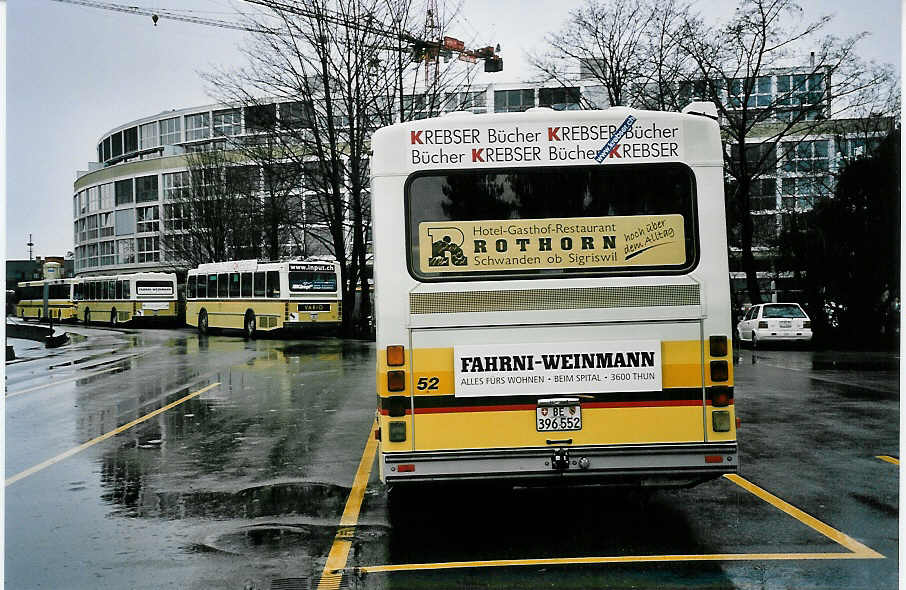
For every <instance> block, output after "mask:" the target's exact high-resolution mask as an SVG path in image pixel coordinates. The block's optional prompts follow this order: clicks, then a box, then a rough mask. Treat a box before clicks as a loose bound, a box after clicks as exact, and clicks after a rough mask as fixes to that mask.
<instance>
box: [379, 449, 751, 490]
mask: <svg viewBox="0 0 906 590" xmlns="http://www.w3.org/2000/svg"><path fill="white" fill-rule="evenodd" d="M381 468H382V474H381V475H382V479H383V480H384V481H385V482H386V483H387V484H390V485H394V484H408V483H417V482H435V481H437V482H441V481H467V480H506V481H513V482H514V483H518V484H525V485H531V484H533V483H534V484H538V485H548V484H552V483H573V484H576V485H581V484H606V485H631V486H650V487H687V486H692V485H696V484H698V483H701V482H703V481H707V480H708V479H712V478H714V477H719V476H721V475H723V474H725V473H736V472H737V471H738V470H739V460H738V452H737V445H736V442H721V443H676V444H651V445H619V446H568V445H556V444H553V445H551V446H550V447H532V448H526V449H483V450H463V451H422V452H402V453H386V454H384V455H383V461H382V465H381Z"/></svg>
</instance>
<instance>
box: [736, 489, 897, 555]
mask: <svg viewBox="0 0 906 590" xmlns="http://www.w3.org/2000/svg"><path fill="white" fill-rule="evenodd" d="M724 477H725V478H727V479H729V480H730V481H732V482H733V483H735V484H736V485H738V486H740V487H741V488H743V489H744V490H746V491H747V492H750V493H752V494H755V495H756V496H758V497H759V498H761V499H762V500H764V501H765V502H767V503H768V504H771V505H772V506H774V507H775V508H777V509H778V510H781V511H783V512H786V513H787V514H789V515H790V516H792V517H793V518H795V519H796V520H798V521H799V522H801V523H803V524H805V525H806V526H808V527H809V528H812V529H814V530H816V531H818V532H819V533H821V534H822V535H824V536H825V537H827V538H828V539H830V540H832V541H834V542H835V543H839V544H840V545H843V546H844V547H846V548H847V549H849V550H850V551H852V552H853V553H856V554H858V555H860V556H862V557H866V558H883V557H884V556H883V555H881V554H880V553H878V552H877V551H875V550H874V549H871V548H870V547H866V546H865V545H863V544H862V543H860V542H858V541H856V540H855V539H853V538H852V537H850V536H849V535H845V534H843V533H841V532H840V531H838V530H837V529H835V528H833V527H831V526H829V525H826V524H824V523H823V522H821V521H820V520H818V519H817V518H815V517H814V516H812V515H810V514H806V513H805V512H803V511H802V510H799V509H798V508H796V507H795V506H793V505H792V504H789V503H787V502H784V501H783V500H781V499H780V498H778V497H777V496H775V495H774V494H772V493H770V492H768V491H766V490H763V489H761V488H760V487H758V486H756V485H755V484H753V483H752V482H750V481H748V480H746V479H743V478H742V477H740V476H738V475H736V474H735V473H728V474H725V475H724Z"/></svg>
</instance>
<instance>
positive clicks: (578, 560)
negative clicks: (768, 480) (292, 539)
mask: <svg viewBox="0 0 906 590" xmlns="http://www.w3.org/2000/svg"><path fill="white" fill-rule="evenodd" d="M802 559H865V558H864V557H863V556H860V555H856V554H855V553H714V554H702V555H623V556H612V557H554V558H546V559H491V560H485V561H448V562H443V563H403V564H399V565H367V566H362V567H357V568H355V571H357V572H360V573H363V574H372V573H379V572H405V571H417V570H443V569H457V568H471V567H516V566H525V565H534V566H537V565H594V564H604V563H653V562H690V561H762V560H781V561H792V560H802Z"/></svg>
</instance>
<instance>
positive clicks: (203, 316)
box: [198, 309, 208, 334]
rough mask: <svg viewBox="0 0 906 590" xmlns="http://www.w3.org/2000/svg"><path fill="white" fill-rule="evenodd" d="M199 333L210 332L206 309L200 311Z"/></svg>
mask: <svg viewBox="0 0 906 590" xmlns="http://www.w3.org/2000/svg"><path fill="white" fill-rule="evenodd" d="M198 333H199V334H207V333H208V312H207V311H206V310H204V309H202V310H201V311H199V312H198Z"/></svg>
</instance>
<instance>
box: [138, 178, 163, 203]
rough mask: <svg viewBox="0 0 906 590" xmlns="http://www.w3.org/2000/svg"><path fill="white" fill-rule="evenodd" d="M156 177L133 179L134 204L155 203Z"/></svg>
mask: <svg viewBox="0 0 906 590" xmlns="http://www.w3.org/2000/svg"><path fill="white" fill-rule="evenodd" d="M157 200H158V194H157V175H156V174H152V175H151V176H140V177H139V178H136V179H135V202H136V203H148V202H151V201H157Z"/></svg>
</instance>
